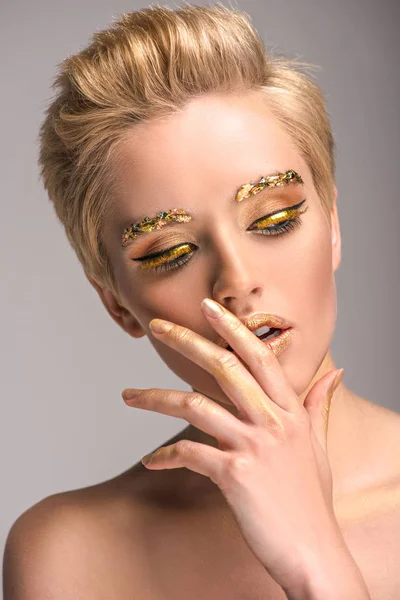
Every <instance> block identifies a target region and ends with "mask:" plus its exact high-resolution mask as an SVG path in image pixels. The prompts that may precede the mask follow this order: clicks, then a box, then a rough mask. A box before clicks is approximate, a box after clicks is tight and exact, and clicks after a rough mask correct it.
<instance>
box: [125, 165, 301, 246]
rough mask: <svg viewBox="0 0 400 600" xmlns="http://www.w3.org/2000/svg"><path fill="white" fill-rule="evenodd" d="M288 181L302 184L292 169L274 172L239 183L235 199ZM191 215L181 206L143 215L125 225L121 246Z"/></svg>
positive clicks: (189, 217) (299, 177)
mask: <svg viewBox="0 0 400 600" xmlns="http://www.w3.org/2000/svg"><path fill="white" fill-rule="evenodd" d="M289 183H298V184H301V185H303V184H304V181H303V179H302V178H301V176H300V175H299V174H298V173H296V171H294V170H293V169H289V170H287V171H285V173H274V174H273V175H268V176H263V177H261V178H260V179H259V181H257V183H245V184H244V185H241V186H240V187H239V189H238V191H237V192H236V196H235V201H236V202H241V201H242V200H244V199H245V198H250V197H251V196H255V195H256V194H258V193H259V192H261V191H262V190H263V189H264V188H269V187H278V186H283V185H287V184H289ZM192 218H193V217H192V216H191V215H190V214H188V213H187V212H186V211H185V210H184V209H183V208H172V209H170V210H166V211H161V212H159V213H157V214H156V216H155V217H153V218H150V217H145V218H144V219H143V221H141V222H140V223H131V224H130V225H129V226H128V227H125V229H124V232H123V235H122V240H121V246H123V247H127V246H128V244H130V241H132V240H134V239H136V238H137V236H138V235H140V234H142V233H145V232H150V231H154V230H158V229H161V228H162V227H164V226H165V225H167V224H168V223H170V222H171V221H173V222H177V223H188V222H189V221H191V220H192Z"/></svg>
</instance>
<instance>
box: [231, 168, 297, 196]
mask: <svg viewBox="0 0 400 600" xmlns="http://www.w3.org/2000/svg"><path fill="white" fill-rule="evenodd" d="M291 182H296V183H301V184H303V183H304V182H303V180H302V178H301V177H300V175H299V174H298V173H296V171H293V169H289V170H288V171H286V172H285V173H277V174H276V175H270V176H269V177H261V179H260V180H259V181H258V182H257V183H245V184H244V185H242V186H241V187H240V188H239V190H238V193H237V194H236V201H237V202H241V201H242V200H243V199H244V198H249V197H250V196H254V195H255V194H258V193H259V192H261V191H262V190H263V189H264V188H265V187H277V186H281V185H286V184H288V183H291Z"/></svg>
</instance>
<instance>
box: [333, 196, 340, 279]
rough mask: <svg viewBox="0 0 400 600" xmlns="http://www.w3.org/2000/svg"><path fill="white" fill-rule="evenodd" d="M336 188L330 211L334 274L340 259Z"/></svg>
mask: <svg viewBox="0 0 400 600" xmlns="http://www.w3.org/2000/svg"><path fill="white" fill-rule="evenodd" d="M337 193H338V192H337V187H336V185H334V197H333V205H332V209H331V235H332V269H333V272H335V271H336V270H337V269H338V267H339V265H340V261H341V258H342V240H341V237H340V224H339V216H338V212H337V204H336V198H337Z"/></svg>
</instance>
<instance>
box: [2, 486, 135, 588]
mask: <svg viewBox="0 0 400 600" xmlns="http://www.w3.org/2000/svg"><path fill="white" fill-rule="evenodd" d="M123 480H124V478H123V477H121V476H118V477H116V478H114V479H112V480H108V481H106V482H103V483H100V484H97V485H94V486H90V487H87V488H82V489H78V490H72V491H68V492H63V493H59V494H54V495H52V496H49V497H47V498H45V499H43V500H41V501H39V502H38V503H36V504H34V505H33V506H32V507H30V508H28V509H27V510H26V511H25V512H24V513H22V514H21V515H20V516H19V517H18V518H17V520H16V521H15V522H14V523H13V525H12V527H11V529H10V530H9V533H8V536H7V540H6V546H5V551H4V559H3V587H4V600H16V599H18V600H25V599H26V600H28V599H29V600H36V599H37V600H39V599H40V600H44V599H45V598H51V599H52V600H80V599H81V598H82V600H83V599H85V600H92V599H93V600H102V599H103V598H104V600H106V599H107V600H110V599H114V598H115V599H117V598H118V599H123V598H125V597H129V598H134V597H135V596H134V594H133V592H134V587H132V586H134V581H132V572H133V565H134V564H135V552H136V551H137V549H138V543H136V541H135V531H138V528H137V527H135V523H136V524H138V523H139V520H140V517H139V514H138V513H139V511H138V510H136V508H135V506H136V503H135V498H134V496H132V495H129V496H127V494H126V493H125V486H124V483H123ZM131 489H132V488H131ZM137 553H138V555H139V552H138V551H137ZM127 585H129V586H130V587H129V593H128V590H127Z"/></svg>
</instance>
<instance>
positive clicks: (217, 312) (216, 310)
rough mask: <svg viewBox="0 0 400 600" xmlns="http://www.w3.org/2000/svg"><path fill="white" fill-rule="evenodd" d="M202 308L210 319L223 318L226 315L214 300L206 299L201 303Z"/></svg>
mask: <svg viewBox="0 0 400 600" xmlns="http://www.w3.org/2000/svg"><path fill="white" fill-rule="evenodd" d="M201 308H202V309H203V310H204V312H205V313H206V314H207V315H209V316H210V317H222V315H223V314H224V311H223V309H222V308H221V307H220V306H219V304H217V303H216V302H214V300H210V298H204V300H203V301H202V303H201Z"/></svg>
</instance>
